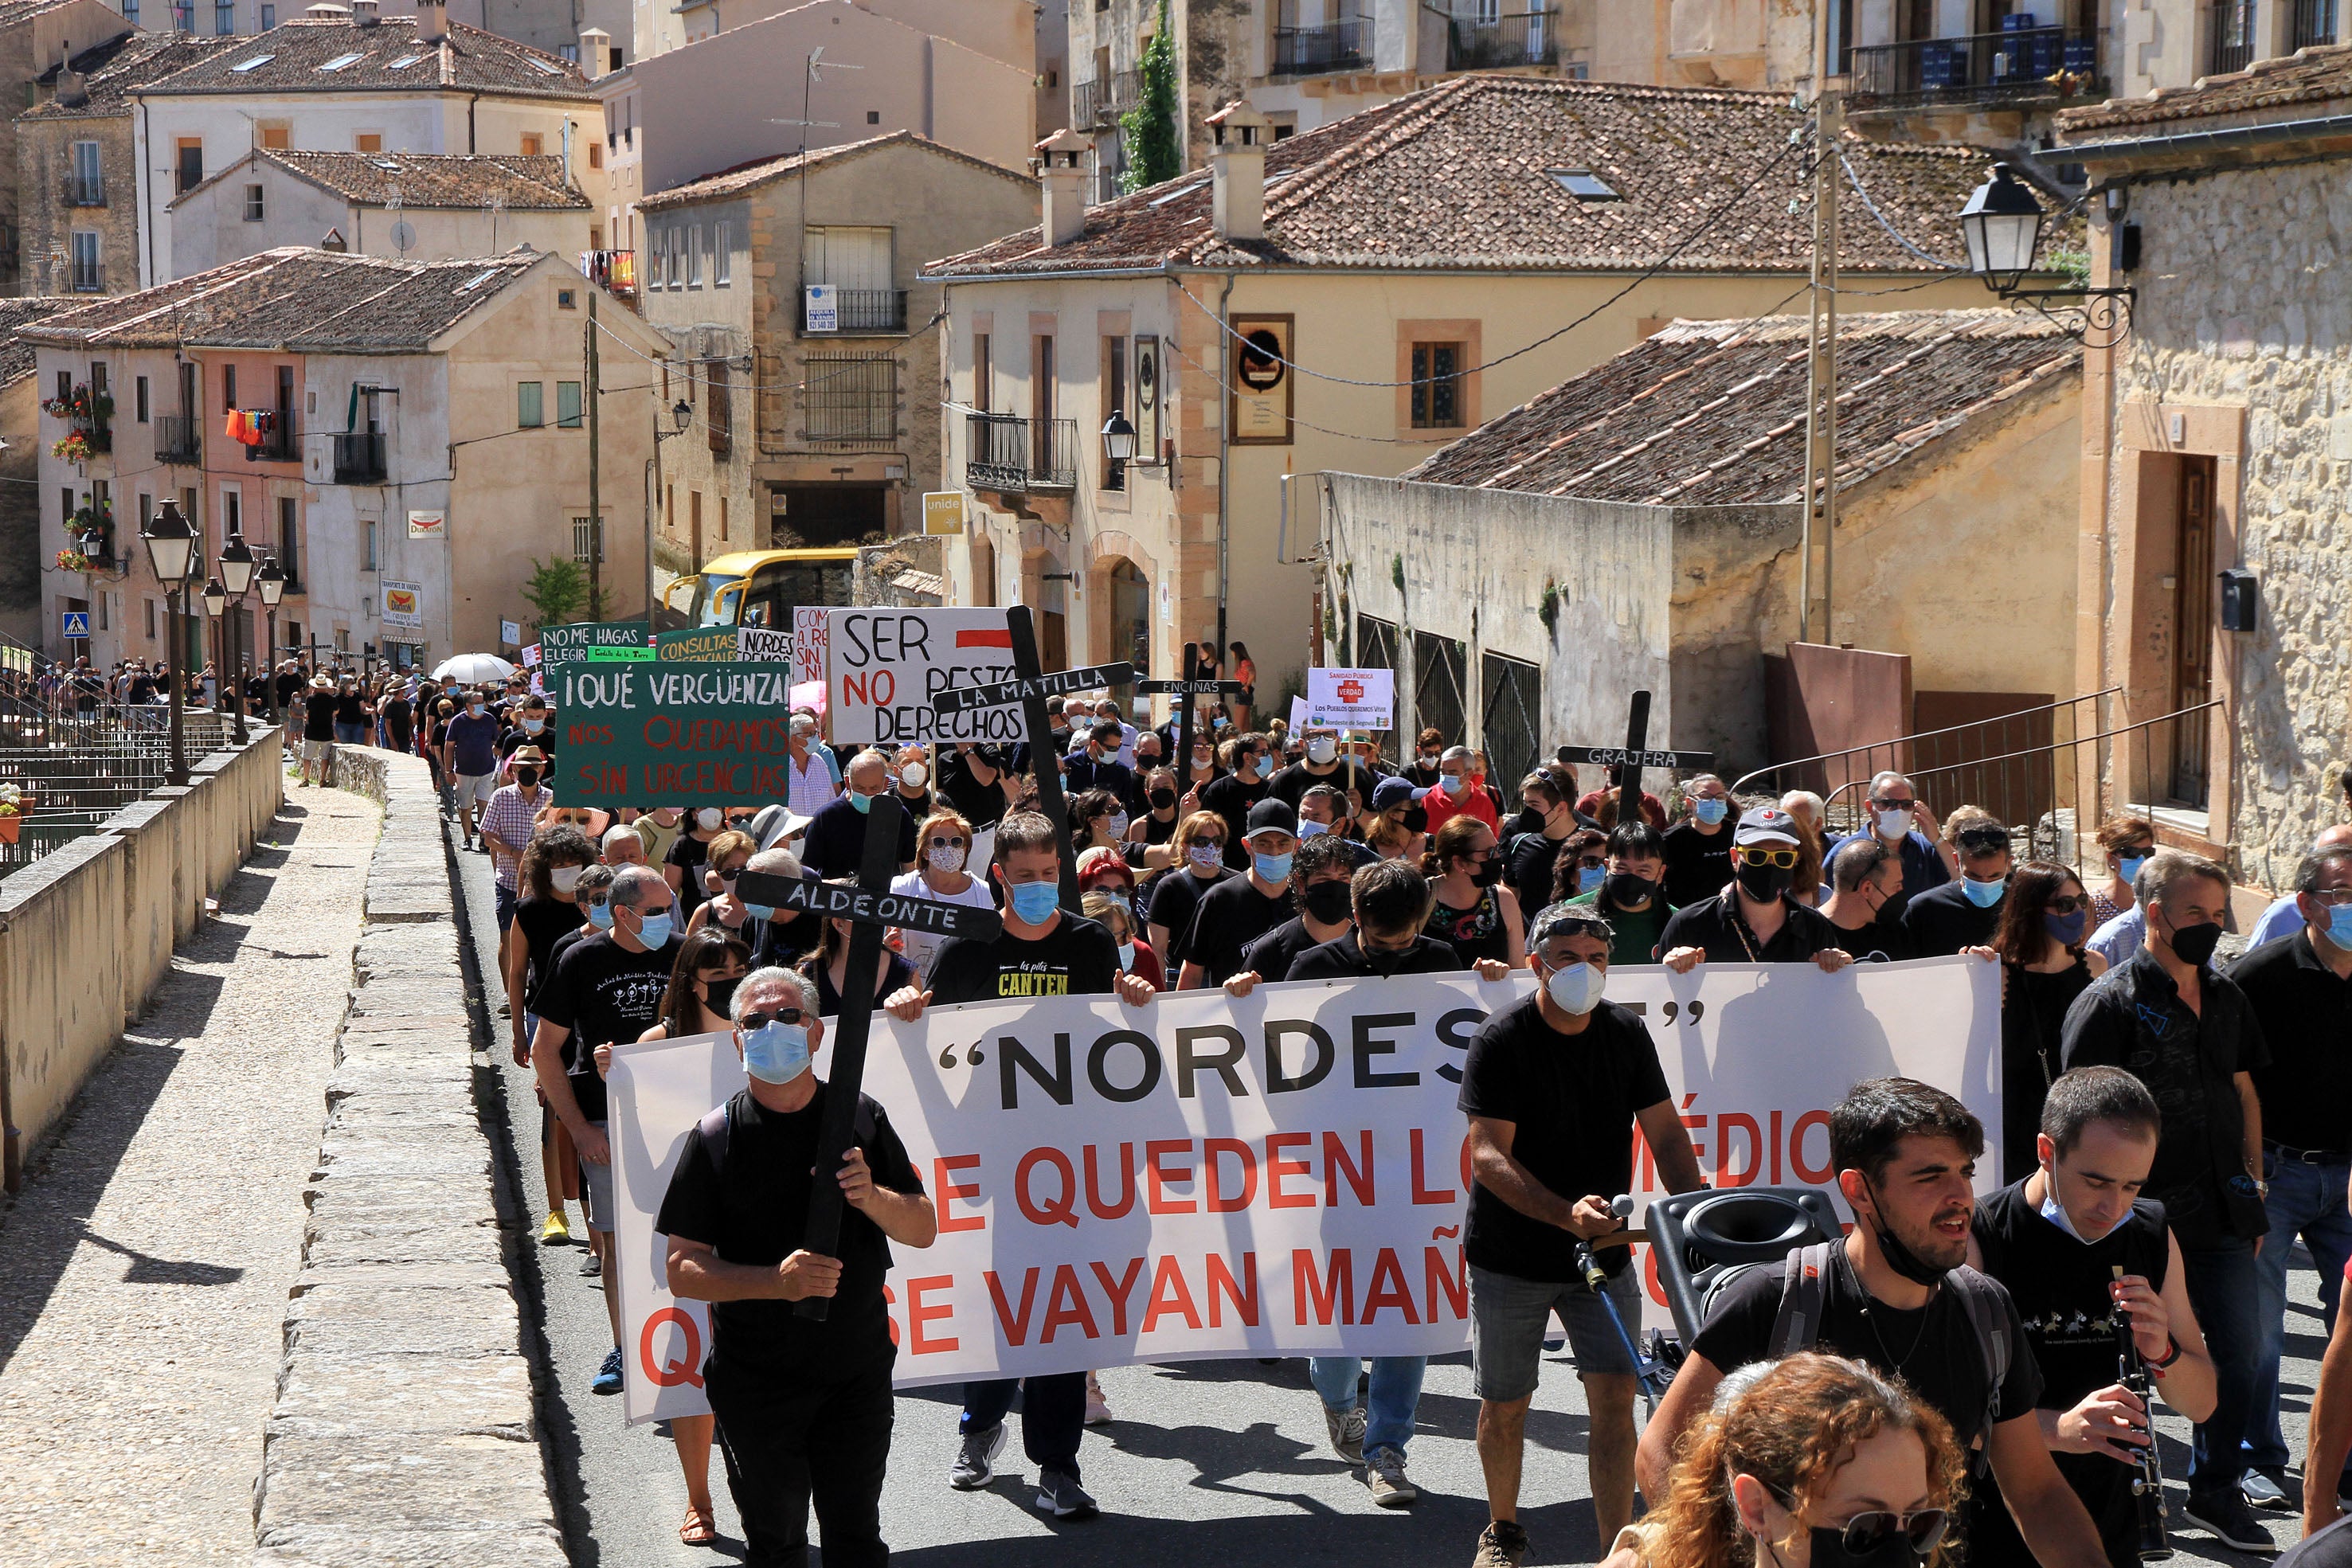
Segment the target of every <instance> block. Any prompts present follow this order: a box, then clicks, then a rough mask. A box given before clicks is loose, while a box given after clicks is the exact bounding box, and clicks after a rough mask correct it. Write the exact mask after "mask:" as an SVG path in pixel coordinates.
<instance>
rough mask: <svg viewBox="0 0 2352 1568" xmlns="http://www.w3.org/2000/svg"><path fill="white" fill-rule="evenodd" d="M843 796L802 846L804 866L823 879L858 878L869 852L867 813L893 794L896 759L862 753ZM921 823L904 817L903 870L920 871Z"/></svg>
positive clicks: (853, 761) (821, 813)
mask: <svg viewBox="0 0 2352 1568" xmlns="http://www.w3.org/2000/svg"><path fill="white" fill-rule="evenodd" d="M843 779H844V788H843V789H842V792H841V795H840V797H839V798H838V799H837V800H834V801H833V802H832V803H831V804H830V805H827V806H824V807H822V808H820V809H819V810H818V811H817V814H816V816H815V817H814V819H812V820H811V821H810V822H809V826H808V837H807V838H805V839H803V840H802V841H801V863H802V864H803V865H804V866H806V867H808V869H809V870H811V871H813V872H814V873H817V875H819V876H821V877H834V876H856V874H857V868H858V865H859V863H860V862H861V861H862V859H863V858H864V856H865V853H866V812H868V811H870V810H873V809H874V802H875V801H876V800H877V799H879V798H880V797H881V796H883V795H886V794H887V793H888V792H889V789H890V760H889V758H887V757H885V756H883V755H882V753H880V752H878V751H875V750H871V749H868V750H866V751H861V752H859V753H858V754H857V755H856V757H853V758H850V760H849V767H848V768H847V769H846V770H845V772H844V774H843ZM916 821H917V819H915V818H913V817H910V816H908V814H907V813H906V812H904V811H901V812H899V813H898V869H899V870H900V871H902V872H906V871H912V870H913V869H914V866H915V823H916Z"/></svg>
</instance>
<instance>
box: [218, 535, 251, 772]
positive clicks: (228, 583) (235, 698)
mask: <svg viewBox="0 0 2352 1568" xmlns="http://www.w3.org/2000/svg"><path fill="white" fill-rule="evenodd" d="M220 580H221V586H222V587H224V588H226V589H227V590H228V607H229V608H230V609H232V610H234V611H236V612H237V620H236V621H225V622H222V624H223V625H224V626H225V627H226V628H227V630H228V643H229V645H228V650H227V663H228V671H227V674H226V675H225V676H224V679H226V681H227V683H228V685H229V691H230V695H229V710H228V711H229V713H230V714H231V716H232V718H231V721H230V723H231V728H230V732H229V733H230V736H231V737H232V738H233V739H235V741H236V744H237V745H239V746H243V745H245V744H246V742H247V739H248V738H249V737H247V734H246V732H245V670H244V667H243V666H244V663H245V660H246V658H247V655H248V654H249V653H250V652H251V650H250V649H248V648H247V647H246V645H245V634H244V628H243V626H242V625H241V624H240V622H242V621H243V620H244V618H245V596H246V593H247V591H249V590H250V589H251V588H252V587H253V547H252V546H250V545H248V544H247V543H246V542H245V535H244V534H243V533H242V532H237V531H234V530H232V531H231V532H230V534H229V536H228V543H227V544H226V545H225V546H223V547H222V548H221V552H220Z"/></svg>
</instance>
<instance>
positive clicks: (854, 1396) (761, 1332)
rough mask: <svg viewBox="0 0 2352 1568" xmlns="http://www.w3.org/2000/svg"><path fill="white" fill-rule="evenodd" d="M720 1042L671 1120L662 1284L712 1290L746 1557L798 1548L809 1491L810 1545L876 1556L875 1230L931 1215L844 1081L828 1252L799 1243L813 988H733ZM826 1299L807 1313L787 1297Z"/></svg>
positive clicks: (920, 1237) (708, 1377) (713, 1347)
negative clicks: (699, 1113)
mask: <svg viewBox="0 0 2352 1568" xmlns="http://www.w3.org/2000/svg"><path fill="white" fill-rule="evenodd" d="M731 1013H732V1017H733V1019H734V1021H735V1030H736V1033H735V1047H736V1050H737V1051H739V1052H740V1054H741V1056H742V1059H743V1070H744V1072H745V1075H746V1076H747V1078H748V1080H749V1082H747V1083H746V1084H745V1086H744V1087H743V1089H742V1090H740V1092H737V1093H736V1094H735V1096H734V1097H733V1098H732V1099H730V1100H729V1101H728V1102H727V1103H726V1104H725V1105H723V1106H720V1107H719V1109H718V1110H717V1111H716V1112H714V1113H712V1114H711V1115H709V1116H706V1117H705V1118H704V1119H703V1121H702V1123H701V1124H699V1125H698V1126H697V1127H695V1128H694V1129H693V1130H692V1131H691V1132H689V1133H688V1134H687V1135H686V1146H685V1148H684V1150H683V1151H681V1153H680V1154H679V1155H678V1162H677V1170H676V1172H675V1174H673V1175H672V1176H671V1177H670V1183H669V1190H668V1192H667V1194H666V1195H665V1196H664V1197H663V1198H662V1205H661V1212H660V1215H659V1216H658V1218H656V1220H655V1222H654V1228H655V1229H656V1230H658V1231H660V1232H661V1234H662V1235H664V1236H666V1237H667V1238H668V1239H669V1255H668V1276H669V1288H670V1290H671V1291H672V1293H674V1294H676V1295H678V1296H681V1297H684V1298H686V1299H688V1300H690V1301H709V1302H710V1303H712V1305H711V1312H710V1356H709V1361H708V1362H706V1363H705V1364H704V1367H703V1388H704V1392H705V1393H706V1394H707V1395H708V1396H709V1399H710V1408H711V1413H712V1414H713V1415H715V1416H718V1417H719V1423H718V1430H719V1442H720V1443H721V1444H722V1445H723V1446H724V1448H725V1450H726V1456H727V1482H728V1490H730V1491H731V1492H733V1493H734V1496H735V1506H736V1508H737V1509H738V1510H739V1511H740V1512H741V1514H742V1517H743V1536H744V1543H745V1545H747V1546H748V1547H749V1548H750V1549H751V1561H752V1562H754V1563H798V1562H802V1561H803V1560H804V1559H805V1558H806V1557H807V1555H808V1545H809V1540H808V1512H809V1505H810V1503H811V1502H812V1501H814V1503H815V1505H816V1511H817V1518H818V1520H819V1521H820V1522H821V1523H822V1525H823V1527H824V1560H825V1561H826V1562H827V1563H841V1564H845V1565H850V1568H859V1565H864V1568H876V1565H878V1564H881V1563H887V1561H888V1560H889V1555H890V1552H889V1548H888V1547H887V1546H886V1545H885V1544H884V1543H883V1541H882V1520H881V1503H882V1484H883V1479H884V1477H885V1474H886V1471H887V1467H888V1463H889V1458H890V1426H891V1420H892V1416H893V1414H894V1412H895V1409H896V1405H895V1401H894V1397H893V1396H892V1393H891V1389H890V1370H891V1366H892V1364H893V1363H894V1362H895V1361H896V1360H897V1358H898V1349H897V1346H896V1344H895V1343H893V1341H892V1339H891V1336H890V1320H889V1316H888V1312H887V1308H886V1306H885V1297H884V1284H883V1281H884V1279H885V1277H886V1276H887V1274H888V1273H889V1270H890V1264H891V1257H890V1244H891V1243H892V1242H897V1243H898V1245H899V1246H901V1247H914V1248H923V1247H929V1245H930V1244H931V1242H932V1241H933V1240H934V1239H936V1238H937V1237H938V1234H939V1215H938V1212H937V1211H936V1210H935V1209H934V1208H933V1207H932V1204H931V1200H930V1199H929V1197H926V1196H925V1195H924V1192H923V1181H922V1177H921V1176H919V1175H918V1174H917V1173H916V1170H915V1168H914V1166H913V1164H912V1163H911V1162H910V1161H909V1160H908V1157H907V1149H906V1145H904V1144H903V1143H902V1142H900V1140H899V1137H898V1132H897V1130H896V1129H894V1128H893V1127H892V1126H891V1125H890V1118H889V1115H888V1113H887V1112H885V1111H884V1110H883V1108H882V1107H881V1106H880V1105H879V1104H877V1103H875V1102H874V1101H872V1100H870V1099H868V1098H866V1096H865V1095H862V1094H861V1095H859V1096H858V1103H857V1113H856V1118H855V1121H854V1124H853V1125H854V1127H855V1130H856V1143H855V1144H853V1145H851V1147H850V1150H849V1154H848V1157H847V1159H846V1160H845V1162H844V1164H843V1165H842V1167H841V1169H840V1170H839V1172H837V1173H836V1174H835V1176H834V1178H833V1179H834V1180H835V1181H837V1182H838V1183H839V1184H840V1186H841V1196H842V1198H843V1200H844V1203H845V1212H844V1213H843V1215H842V1217H841V1233H840V1237H839V1239H838V1240H837V1241H836V1242H835V1246H834V1249H833V1251H834V1254H835V1255H833V1256H827V1255H825V1254H823V1253H816V1252H811V1251H809V1250H808V1249H807V1248H806V1246H805V1245H804V1243H805V1241H806V1230H807V1226H808V1210H809V1191H810V1189H811V1187H813V1186H814V1185H815V1183H816V1181H817V1179H818V1177H817V1176H816V1173H815V1172H814V1170H813V1169H812V1168H811V1167H812V1166H813V1165H814V1163H815V1161H816V1158H817V1155H818V1149H817V1140H818V1137H819V1135H820V1131H821V1128H822V1127H823V1124H824V1104H825V1097H826V1095H827V1094H828V1093H830V1092H832V1091H831V1089H830V1087H829V1086H828V1085H827V1084H826V1083H825V1082H824V1081H823V1080H822V1079H819V1078H818V1077H817V1076H816V1074H815V1073H814V1071H812V1068H813V1066H814V1061H815V1057H816V1054H817V1051H819V1049H820V1048H822V1047H823V1045H824V1019H821V1018H819V1017H818V1016H817V1005H816V987H815V986H814V983H812V982H811V981H810V980H808V979H807V978H805V977H803V976H801V975H799V974H796V973H795V972H793V970H790V969H783V968H762V969H755V970H753V971H752V972H751V974H749V975H746V976H745V977H743V980H742V983H741V984H740V985H739V986H737V987H736V988H735V996H734V998H733V1001H732V1004H731ZM813 1296H814V1297H819V1298H822V1299H824V1301H828V1302H829V1303H831V1304H830V1306H829V1307H828V1308H827V1310H826V1312H825V1315H824V1318H823V1319H811V1318H804V1317H802V1316H800V1315H799V1314H798V1313H797V1312H794V1311H793V1306H792V1303H793V1302H795V1301H803V1300H806V1299H808V1298H810V1297H813Z"/></svg>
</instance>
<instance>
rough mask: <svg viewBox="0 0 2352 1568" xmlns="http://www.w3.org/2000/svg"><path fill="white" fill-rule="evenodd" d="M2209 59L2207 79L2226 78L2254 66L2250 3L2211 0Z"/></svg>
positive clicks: (2252, 1)
mask: <svg viewBox="0 0 2352 1568" xmlns="http://www.w3.org/2000/svg"><path fill="white" fill-rule="evenodd" d="M2210 12H2211V17H2212V26H2210V28H2209V29H2208V33H2207V36H2208V37H2210V38H2211V39H2212V40H2213V43H2212V59H2211V60H2210V62H2208V64H2207V66H2206V70H2205V74H2206V75H2207V76H2216V77H2218V76H2227V75H2228V74H2230V73H2231V71H2242V70H2244V69H2245V68H2247V67H2248V66H2251V65H2252V64H2253V63H2254V52H2255V51H2254V0H2214V3H2213V5H2212V6H2211V7H2210Z"/></svg>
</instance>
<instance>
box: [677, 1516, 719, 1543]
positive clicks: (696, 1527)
mask: <svg viewBox="0 0 2352 1568" xmlns="http://www.w3.org/2000/svg"><path fill="white" fill-rule="evenodd" d="M677 1539H678V1542H679V1543H680V1544H681V1545H685V1546H709V1544H711V1543H712V1542H715V1541H717V1540H718V1539H719V1521H717V1520H715V1519H713V1518H711V1517H710V1515H709V1514H708V1513H706V1512H704V1511H702V1510H701V1509H698V1508H689V1509H688V1510H687V1511H686V1522H685V1523H684V1524H681V1525H679V1526H678V1527H677Z"/></svg>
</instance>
